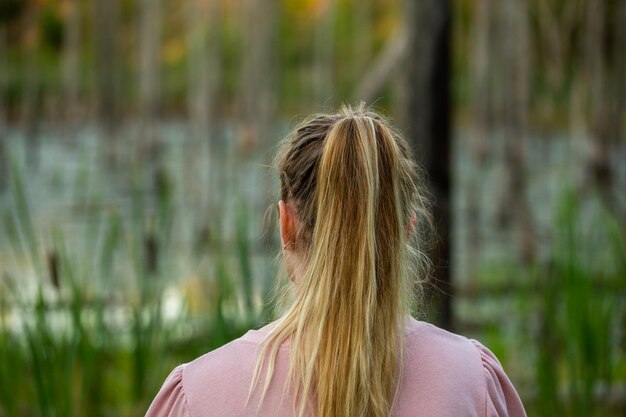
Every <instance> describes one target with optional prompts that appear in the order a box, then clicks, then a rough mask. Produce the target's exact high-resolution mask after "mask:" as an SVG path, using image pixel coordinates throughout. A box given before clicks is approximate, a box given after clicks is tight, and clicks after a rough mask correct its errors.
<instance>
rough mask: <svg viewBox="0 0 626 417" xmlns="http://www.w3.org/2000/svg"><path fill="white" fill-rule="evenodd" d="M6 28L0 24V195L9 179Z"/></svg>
mask: <svg viewBox="0 0 626 417" xmlns="http://www.w3.org/2000/svg"><path fill="white" fill-rule="evenodd" d="M6 47H7V42H6V29H5V28H4V26H0V196H1V195H2V194H3V193H4V190H5V189H6V188H7V184H8V179H9V166H8V165H9V156H8V155H7V149H6V148H7V146H6V144H5V141H6V138H5V136H6V131H7V123H8V111H7V110H8V109H7V102H6V100H5V97H4V93H5V91H6V85H5V80H6V79H7V76H6V72H8V71H7V70H6V66H7V59H6Z"/></svg>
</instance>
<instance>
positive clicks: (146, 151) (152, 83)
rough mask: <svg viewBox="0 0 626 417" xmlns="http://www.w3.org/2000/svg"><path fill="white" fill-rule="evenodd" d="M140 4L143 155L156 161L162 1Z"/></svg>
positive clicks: (140, 95)
mask: <svg viewBox="0 0 626 417" xmlns="http://www.w3.org/2000/svg"><path fill="white" fill-rule="evenodd" d="M139 4H140V7H139V47H140V64H139V68H140V72H139V119H140V122H139V123H140V138H139V141H140V155H139V156H140V158H145V159H146V160H147V161H155V160H158V158H159V154H160V150H159V143H158V137H157V131H158V129H157V115H158V110H159V98H160V97H159V96H160V89H159V83H160V79H159V78H160V73H161V71H160V66H161V60H160V48H161V0H141V1H140V3H139Z"/></svg>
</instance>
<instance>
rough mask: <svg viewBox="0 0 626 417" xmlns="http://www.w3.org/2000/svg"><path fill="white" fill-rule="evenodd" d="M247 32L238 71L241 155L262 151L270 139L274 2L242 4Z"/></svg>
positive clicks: (274, 100)
mask: <svg viewBox="0 0 626 417" xmlns="http://www.w3.org/2000/svg"><path fill="white" fill-rule="evenodd" d="M244 4H245V6H246V7H245V8H244V10H245V18H244V19H245V20H244V24H245V25H247V26H246V27H248V28H250V30H248V31H247V35H248V36H247V37H246V39H245V41H246V44H245V47H244V60H243V68H242V81H241V88H242V93H241V97H242V101H243V103H242V110H243V121H244V131H243V132H242V135H241V137H240V140H241V142H240V145H241V147H242V150H243V151H244V152H251V151H252V150H254V149H256V148H257V146H260V147H261V148H263V147H264V146H266V145H268V144H269V143H270V141H271V139H272V137H271V135H270V123H271V122H272V120H273V118H274V116H275V112H276V105H277V96H276V86H277V83H276V81H277V80H276V76H277V71H278V68H277V66H276V63H277V51H276V35H277V33H276V23H277V17H278V10H279V6H280V3H279V2H278V1H277V0H245V2H244Z"/></svg>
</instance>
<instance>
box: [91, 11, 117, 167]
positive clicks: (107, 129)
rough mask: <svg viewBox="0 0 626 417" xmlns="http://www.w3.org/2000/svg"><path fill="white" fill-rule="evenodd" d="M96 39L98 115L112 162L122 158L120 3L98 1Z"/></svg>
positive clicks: (95, 15)
mask: <svg viewBox="0 0 626 417" xmlns="http://www.w3.org/2000/svg"><path fill="white" fill-rule="evenodd" d="M94 5H95V7H94V24H95V30H94V38H95V63H96V95H97V97H96V101H97V104H96V112H97V118H98V123H99V125H100V128H101V131H102V136H103V137H102V139H103V141H102V142H103V143H101V146H103V149H104V152H105V154H106V156H107V159H108V161H109V162H110V163H114V162H116V161H117V158H118V149H117V148H118V143H117V142H118V141H117V138H116V134H115V131H116V122H117V112H118V109H117V87H118V71H117V67H118V66H117V61H116V60H117V52H118V48H117V38H116V36H117V34H118V31H117V27H118V0H96V1H95V4H94Z"/></svg>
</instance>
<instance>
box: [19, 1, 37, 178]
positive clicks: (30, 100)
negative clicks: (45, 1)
mask: <svg viewBox="0 0 626 417" xmlns="http://www.w3.org/2000/svg"><path fill="white" fill-rule="evenodd" d="M38 14H39V13H38V5H37V4H36V3H34V2H29V3H28V5H27V6H26V11H25V14H24V17H23V19H24V20H23V21H22V24H23V35H24V38H23V44H24V47H23V49H22V53H23V55H24V61H23V65H22V68H23V70H24V74H25V75H24V85H23V93H22V94H23V102H22V122H23V124H24V132H25V135H26V140H27V143H28V145H29V148H30V150H29V152H28V159H29V161H28V162H29V163H30V164H31V165H33V166H35V167H37V165H38V162H39V123H40V113H41V112H40V110H41V100H40V99H41V97H40V91H39V71H38V68H39V65H38V46H39V28H38V26H37V20H38Z"/></svg>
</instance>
